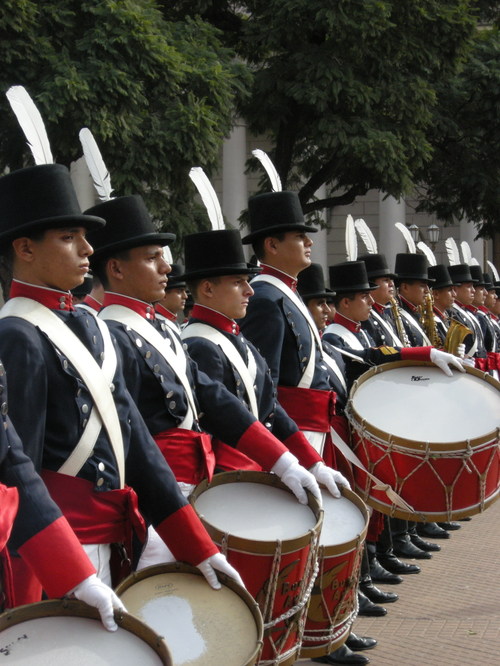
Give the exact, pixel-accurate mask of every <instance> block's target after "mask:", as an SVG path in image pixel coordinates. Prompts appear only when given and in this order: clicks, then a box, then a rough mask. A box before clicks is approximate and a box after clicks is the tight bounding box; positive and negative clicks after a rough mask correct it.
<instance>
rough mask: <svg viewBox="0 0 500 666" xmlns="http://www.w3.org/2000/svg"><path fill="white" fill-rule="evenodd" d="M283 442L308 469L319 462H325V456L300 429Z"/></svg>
mask: <svg viewBox="0 0 500 666" xmlns="http://www.w3.org/2000/svg"><path fill="white" fill-rule="evenodd" d="M283 444H285V445H286V446H287V447H288V449H289V450H290V451H291V452H292V453H293V455H294V456H297V458H298V459H299V463H300V464H301V465H302V466H303V467H305V468H306V469H309V468H310V467H312V466H313V465H315V464H316V463H318V462H323V458H322V457H321V456H320V455H319V453H318V452H317V451H316V449H314V448H313V447H312V446H311V445H310V444H309V442H308V440H307V438H306V436H305V435H304V433H302V432H300V430H298V431H297V432H295V433H294V434H293V435H290V437H287V438H286V439H285V441H284V442H283Z"/></svg>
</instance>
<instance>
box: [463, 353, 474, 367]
mask: <svg viewBox="0 0 500 666" xmlns="http://www.w3.org/2000/svg"><path fill="white" fill-rule="evenodd" d="M462 363H463V365H466V366H467V367H468V368H475V367H476V360H475V359H474V358H469V357H468V356H466V357H465V358H463V359H462Z"/></svg>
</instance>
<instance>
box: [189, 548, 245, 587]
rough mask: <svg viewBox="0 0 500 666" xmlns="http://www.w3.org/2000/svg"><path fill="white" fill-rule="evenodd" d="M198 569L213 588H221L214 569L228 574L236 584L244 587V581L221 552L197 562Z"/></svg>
mask: <svg viewBox="0 0 500 666" xmlns="http://www.w3.org/2000/svg"><path fill="white" fill-rule="evenodd" d="M198 569H199V570H200V571H201V573H202V574H203V575H204V576H205V578H206V579H207V583H208V584H209V585H210V587H213V589H214V590H220V588H221V584H220V583H219V581H218V580H217V574H216V573H215V569H217V570H218V571H222V573H224V574H226V575H228V576H229V577H230V578H232V579H233V580H235V581H236V582H237V583H238V585H241V587H245V583H244V582H243V581H242V579H241V576H240V574H239V573H238V572H237V571H236V569H235V568H234V567H232V566H231V565H230V564H229V562H228V561H227V560H226V558H225V557H224V555H223V554H222V553H215V555H212V556H211V557H209V558H208V559H206V560H203V562H200V564H198Z"/></svg>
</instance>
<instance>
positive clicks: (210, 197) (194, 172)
mask: <svg viewBox="0 0 500 666" xmlns="http://www.w3.org/2000/svg"><path fill="white" fill-rule="evenodd" d="M189 177H190V178H191V180H192V181H193V183H194V184H195V186H196V189H197V190H198V192H199V193H200V196H201V200H202V201H203V204H204V206H205V208H206V209H207V213H208V217H209V219H210V224H211V225H212V230H213V231H217V230H220V229H224V228H225V225H224V216H223V215H222V209H221V207H220V203H219V199H218V198H217V194H216V193H215V190H214V188H213V187H212V183H211V182H210V181H209V180H208V177H207V175H206V174H205V172H204V171H203V169H202V168H201V167H193V168H192V169H190V171H189Z"/></svg>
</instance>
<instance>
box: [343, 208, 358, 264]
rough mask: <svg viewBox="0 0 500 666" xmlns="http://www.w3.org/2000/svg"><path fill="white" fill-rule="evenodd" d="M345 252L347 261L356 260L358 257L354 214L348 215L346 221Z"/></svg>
mask: <svg viewBox="0 0 500 666" xmlns="http://www.w3.org/2000/svg"><path fill="white" fill-rule="evenodd" d="M345 252H346V256H347V261H356V259H357V258H358V239H357V236H356V227H355V226H354V220H353V217H352V215H348V216H347V219H346V221H345Z"/></svg>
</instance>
